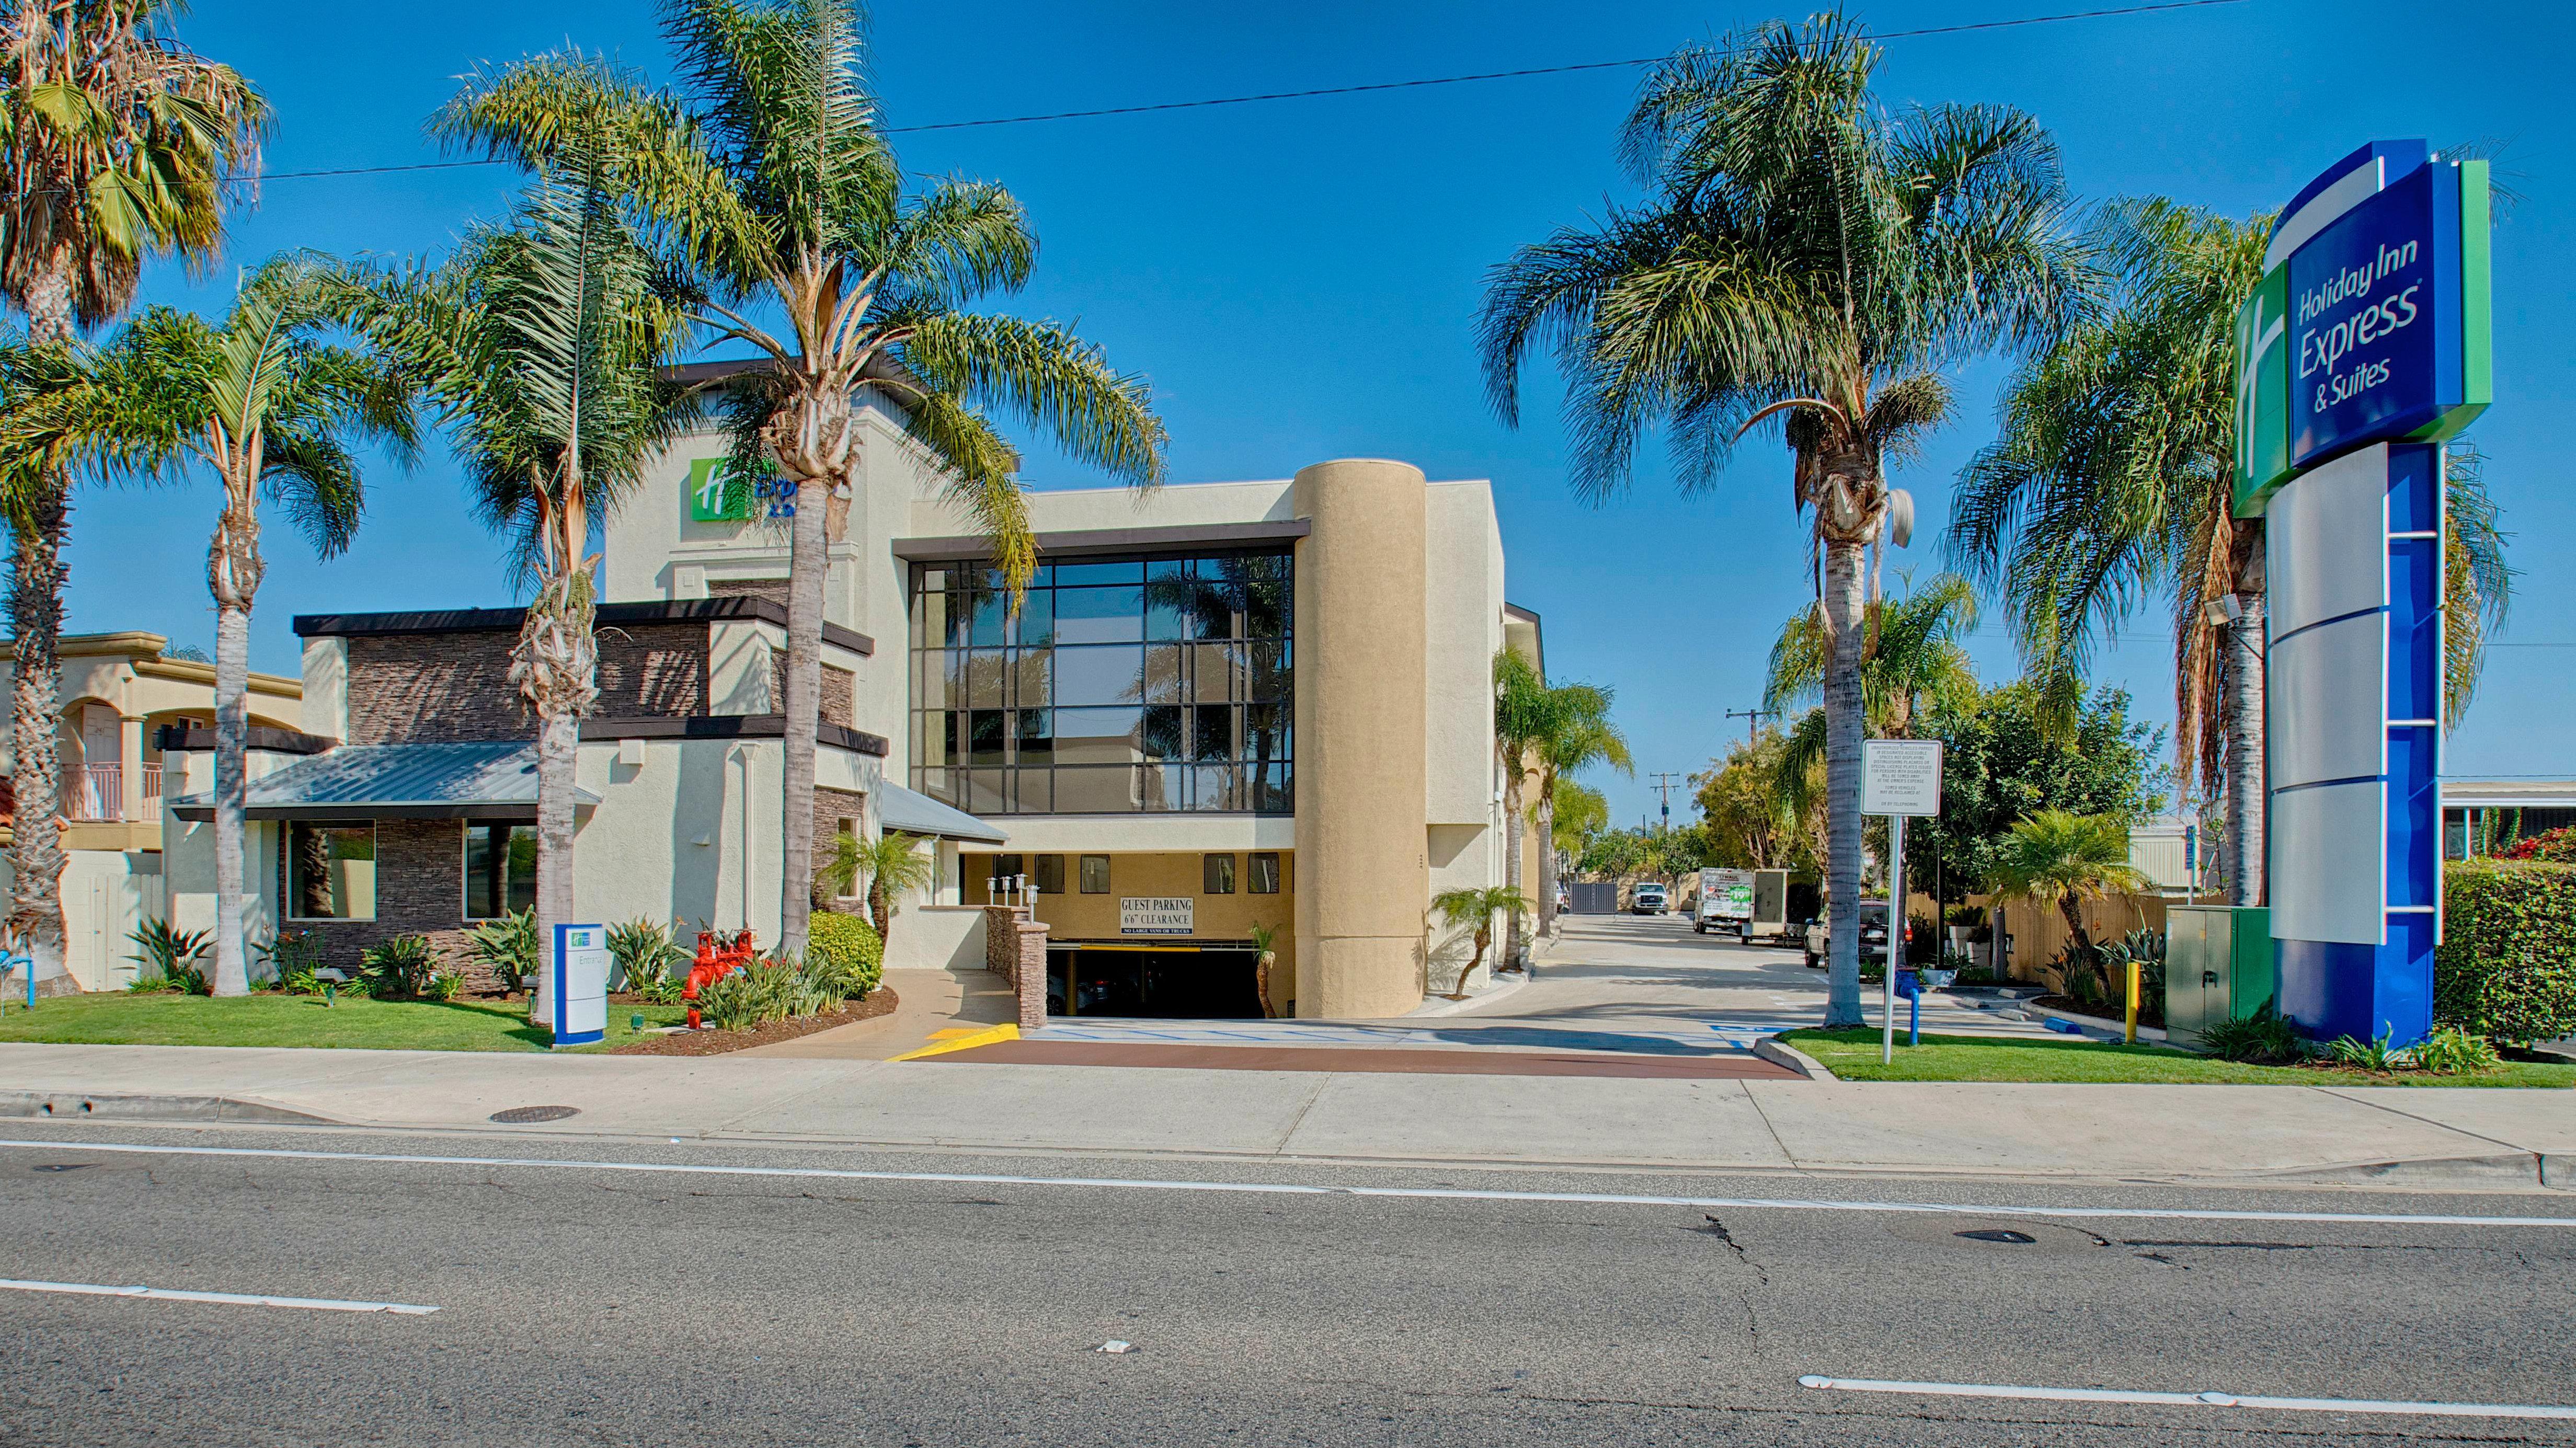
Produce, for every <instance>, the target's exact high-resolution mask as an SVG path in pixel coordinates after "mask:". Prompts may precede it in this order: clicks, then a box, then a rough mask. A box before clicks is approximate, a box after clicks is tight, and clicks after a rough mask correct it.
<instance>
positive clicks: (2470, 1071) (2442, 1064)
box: [2406, 1026, 2504, 1076]
mask: <svg viewBox="0 0 2576 1448" xmlns="http://www.w3.org/2000/svg"><path fill="white" fill-rule="evenodd" d="M2406 1055H2407V1057H2408V1058H2409V1059H2411V1060H2412V1061H2414V1063H2415V1067H2416V1069H2417V1070H2419V1071H2430V1072H2432V1073H2433V1074H2434V1075H2436V1076H2474V1075H2476V1074H2478V1073H2479V1072H2481V1071H2492V1070H2494V1069H2495V1068H2497V1067H2498V1066H2501V1065H2503V1064H2504V1058H2503V1057H2502V1056H2499V1055H2497V1054H2496V1048H2495V1047H2494V1046H2493V1045H2491V1044H2489V1043H2488V1041H2487V1038H2486V1037H2484V1036H2472V1035H2470V1034H2469V1033H2468V1032H2466V1031H2464V1030H2461V1029H2460V1028H2459V1027H2457V1026H2435V1027H2434V1028H2433V1034H2431V1035H2429V1036H2426V1037H2425V1038H2424V1039H2423V1040H2421V1041H2419V1042H2417V1043H2416V1045H2415V1049H2413V1050H2411V1051H2408V1052H2407V1053H2406Z"/></svg>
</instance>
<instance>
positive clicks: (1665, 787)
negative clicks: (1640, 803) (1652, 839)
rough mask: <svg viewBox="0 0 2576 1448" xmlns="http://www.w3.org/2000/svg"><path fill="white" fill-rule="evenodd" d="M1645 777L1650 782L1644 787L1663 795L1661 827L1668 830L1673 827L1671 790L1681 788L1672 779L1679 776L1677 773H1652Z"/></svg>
mask: <svg viewBox="0 0 2576 1448" xmlns="http://www.w3.org/2000/svg"><path fill="white" fill-rule="evenodd" d="M1647 778H1648V780H1649V781H1650V783H1648V784H1647V786H1646V787H1647V788H1648V789H1652V790H1656V791H1658V792H1660V793H1661V794H1662V795H1663V797H1664V826H1663V827H1664V828H1665V829H1667V830H1669V829H1671V828H1672V827H1673V791H1674V790H1676V789H1679V788H1681V786H1680V785H1678V784H1675V783H1674V782H1673V781H1675V780H1677V779H1680V778H1681V776H1680V775H1678V774H1654V775H1649V776H1647Z"/></svg>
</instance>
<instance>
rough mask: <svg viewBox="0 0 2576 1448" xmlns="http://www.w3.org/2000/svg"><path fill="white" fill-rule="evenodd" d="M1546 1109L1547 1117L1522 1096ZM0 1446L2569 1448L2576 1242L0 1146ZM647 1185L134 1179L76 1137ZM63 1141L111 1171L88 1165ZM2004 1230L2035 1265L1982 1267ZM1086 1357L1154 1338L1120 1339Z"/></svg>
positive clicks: (458, 1150)
mask: <svg viewBox="0 0 2576 1448" xmlns="http://www.w3.org/2000/svg"><path fill="white" fill-rule="evenodd" d="M1527 1089H1542V1090H1543V1089H1545V1088H1544V1086H1543V1085H1540V1086H1535V1087H1530V1088H1527ZM0 1135H7V1136H10V1137H14V1138H17V1139H19V1140H35V1139H41V1140H43V1141H45V1142H46V1144H45V1145H41V1146H33V1147H29V1146H7V1147H0V1219H4V1220H5V1221H6V1222H7V1223H9V1224H10V1225H9V1229H8V1231H7V1234H6V1237H5V1242H6V1246H5V1248H0V1277H7V1278H12V1279H20V1280H36V1281H46V1282H68V1283H100V1284H128V1283H140V1284H148V1285H149V1286H151V1287H153V1288H156V1289H185V1290H198V1291H218V1292H239V1293H253V1294H286V1295H292V1296H297V1297H310V1298H340V1299H362V1300H367V1301H381V1302H393V1303H403V1304H411V1305H417V1306H434V1307H436V1308H437V1309H438V1310H437V1311H436V1312H434V1313H429V1314H425V1315H395V1314H388V1313H365V1314H360V1313H350V1312H338V1311H315V1310H303V1309H292V1308H278V1307H266V1306H253V1305H235V1304H229V1303H206V1302H192V1301H170V1300H153V1299H136V1298H115V1297H98V1296H74V1295H62V1294H51V1293H37V1292H30V1291H24V1290H15V1289H0V1444H11V1445H15V1444H40V1443H41V1444H79V1445H115V1444H139V1443H153V1444H188V1445H213V1444H254V1443H256V1444H271V1443H276V1444H320V1443H328V1444H346V1443H403V1444H431V1443H468V1444H485V1443H488V1444H512V1445H523V1444H557V1443H562V1444H626V1443H634V1444H672V1443H687V1444H734V1443H756V1444H773V1443H775V1444H789V1443H793V1444H804V1443H851V1444H884V1445H889V1448H894V1445H913V1444H918V1445H925V1448H946V1445H952V1444H986V1443H1009V1444H1047V1445H1058V1444H1064V1445H1074V1444H1101V1445H1118V1448H1136V1445H1167V1444H1168V1445H1191V1448H1198V1445H1207V1444H1225V1443H1243V1444H1253V1445H1264V1448H1267V1445H1285V1444H1331V1445H1343V1444H1354V1445H1376V1444H1388V1445H1393V1444H1404V1445H1407V1448H1436V1445H1451V1444H1455V1445H1475V1448H1494V1445H1500V1444H1548V1445H1551V1448H1556V1445H1587V1444H1604V1445H1607V1444H1617V1445H1621V1448H1642V1445H1657V1444H1685V1443H1687V1444H1693V1445H1704V1444H1734V1443H1742V1444H1765V1445H1774V1444H1776V1445H1804V1444H1835V1445H1845V1444H1942V1445H1953V1444H1955V1445H1963V1448H1964V1445H1979V1448H1986V1445H2003V1444H2034V1445H2037V1444H2050V1445H2059V1444H2094V1443H2121V1444H2142V1443H2156V1444H2201V1443H2211V1444H2216V1443H2227V1444H2245V1443H2267V1442H2272V1441H2276V1440H2277V1441H2280V1442H2292V1441H2296V1442H2299V1443H2303V1444H2317V1443H2336V1444H2341V1443H2363V1442H2378V1441H2390V1442H2396V1441H2405V1442H2428V1443H2442V1442H2476V1443H2497V1442H2540V1443H2576V1422H2567V1421H2530V1420H2523V1421H2516V1420H2508V1419H2498V1418H2492V1417H2468V1418H2442V1417H2422V1416H2360V1415H2351V1414H2346V1413H2341V1412H2332V1413H2320V1412H2289V1411H2274V1410H2263V1409H2255V1408H2245V1407H2169V1406H2142V1405H2129V1404H2092V1403H2068V1402H2055V1401H2019V1400H1992V1399H1978V1398H1965V1397H1941V1396H1922V1395H1911V1394H1908V1395H1882V1394H1869V1393H1852V1392H1841V1391H1833V1390H1819V1389H1814V1388H1806V1387H1801V1386H1800V1385H1799V1382H1798V1380H1799V1378H1800V1376H1801V1375H1804V1374H1824V1375H1828V1376H1834V1377H1842V1378H1885V1379H1904V1380H1932V1381H1940V1382H1947V1383H1957V1384H2038V1385H2048V1386H2056V1387H2110V1388H2120V1389H2143V1390H2157V1391H2182V1392H2198V1391H2202V1390H2213V1389H2215V1390H2224V1391H2227V1392H2230V1393H2235V1394H2277V1395H2285V1396H2310V1397H2332V1398H2355V1399H2407V1400H2419V1399H2420V1400H2444V1401H2474V1402H2481V1403H2513V1404H2555V1403H2569V1402H2576V1372H2571V1371H2570V1367H2571V1350H2570V1348H2569V1346H2568V1338H2567V1335H2566V1325H2567V1323H2568V1322H2569V1320H2570V1317H2571V1314H2576V1226H2569V1225H2556V1226H2545V1225H2533V1226H2523V1225H2504V1226H2460V1225H2422V1224H2384V1223H2381V1224H2373V1223H2362V1222H2353V1221H2317V1220H2288V1221H2214V1220H2190V1219H2172V1218H2165V1219H2152V1218H2150V1219H2141V1218H2135V1217H2130V1218H2122V1217H2117V1216H2112V1215H2101V1216H2085V1217H2075V1218H2055V1219H2039V1218H2032V1217H2016V1216H2010V1215H2005V1214H2002V1213H1999V1212H1996V1211H1992V1210H1986V1209H1977V1208H1972V1209H1970V1210H1965V1211H1960V1212H1955V1213H1952V1212H1942V1213H1926V1212H1905V1211H1895V1210H1885V1209H1879V1208H1869V1209H1864V1210H1853V1211H1845V1210H1824V1209H1820V1208H1818V1207H1816V1206H1814V1205H1812V1204H1811V1205H1808V1206H1803V1207H1802V1206H1798V1205H1795V1204H1793V1203H1784V1204H1782V1205H1761V1206H1753V1205H1725V1206H1722V1207H1705V1206H1699V1205H1677V1204H1669V1203H1640V1202H1633V1201H1626V1202H1622V1201H1603V1202H1577V1201H1536V1200H1527V1199H1512V1198H1507V1197H1506V1198H1499V1199H1497V1198H1493V1197H1456V1198H1442V1197H1423V1196H1397V1197H1387V1196H1354V1195H1349V1194H1346V1193H1307V1194H1298V1193H1290V1192H1281V1191H1250V1192H1247V1191H1210V1190H1195V1189H1192V1190H1150V1189H1142V1188H1137V1187H1129V1186H1116V1185H1074V1184H1064V1185H1055V1184H1032V1183H1027V1182H1016V1183H992V1182H984V1183H974V1182H932V1181H918V1180H906V1181H889V1180H862V1179H852V1178H848V1177H837V1178H836V1177H829V1176H822V1175H778V1174H750V1173H745V1172H741V1171H738V1170H718V1171H705V1172H698V1173H680V1172H675V1171H671V1170H668V1169H667V1167H668V1166H669V1165H671V1164H687V1165H695V1166H701V1167H716V1168H728V1169H730V1168H738V1167H742V1166H754V1167H761V1168H770V1169H777V1168H790V1169H811V1168H826V1169H831V1170H837V1171H844V1172H846V1171H852V1170H874V1171H928V1172H950V1173H956V1172H998V1173H1008V1174H1024V1175H1034V1176H1043V1177H1048V1178H1062V1177H1068V1176H1093V1177H1104V1178H1118V1179H1140V1178H1141V1179H1163V1180H1189V1181H1194V1182H1239V1183H1250V1184H1270V1185H1276V1186H1298V1185H1307V1186H1317V1185H1320V1186H1342V1187H1350V1186H1395V1187H1402V1188H1406V1189H1409V1190H1416V1191H1418V1190H1421V1189H1425V1188H1433V1189H1437V1188H1443V1187H1446V1188H1454V1189H1460V1190H1469V1191H1483V1192H1510V1191H1573V1192H1588V1193H1609V1194H1618V1195H1625V1196H1638V1195H1655V1194H1687V1195H1694V1196H1701V1197H1708V1196H1728V1197H1758V1198H1764V1199H1766V1200H1767V1199H1793V1198H1809V1199H1831V1200H1837V1201H1842V1202H1846V1203H1848V1202H1853V1201H1878V1202H1898V1201H1904V1202H1953V1203H1956V1202H1969V1203H1976V1204H1979V1208H1990V1207H1992V1206H1994V1205H1996V1204H2024V1205H2059V1206H2076V1207H2080V1208H2082V1209H2084V1210H2086V1211H2088V1212H2091V1211H2098V1210H2102V1209H2106V1208H2110V1209H2121V1208H2126V1209H2138V1208H2172V1207H2186V1208H2213V1207H2214V1208H2219V1209H2223V1210H2231V1211H2241V1210H2247V1209H2270V1210H2285V1211H2293V1212H2327V1213H2355V1212H2366V1213H2388V1212H2434V1213H2472V1214H2498V1215H2507V1216H2555V1217H2558V1218H2562V1219H2566V1218H2576V1199H2569V1198H2565V1197H2558V1196H2554V1195H2552V1196H2532V1195H2521V1196H2503V1195H2499V1196H2479V1197H2454V1198H2440V1199H2434V1198H2424V1197H2413V1196H2406V1197H2400V1196H2393V1195H2389V1194H2383V1193H2363V1192H2351V1191H2345V1192H2333V1191H2315V1190H2311V1191H2304V1192H2299V1193H2295V1194H2293V1193H2262V1194H2254V1193H2247V1192H2235V1191H2196V1192H2185V1191H2177V1190H2174V1189H2171V1188H2162V1187H2152V1186H2138V1187H2134V1188H2130V1187H2089V1188H2080V1187H2067V1186H2050V1185H2042V1184H2017V1183H2012V1182H1993V1181H1983V1182H1976V1183H1960V1182H1903V1181H1891V1180H1889V1179H1885V1178H1875V1179H1870V1180H1867V1181H1840V1182H1837V1181H1832V1180H1821V1179H1816V1178H1794V1177H1752V1176H1732V1177H1727V1176H1699V1177H1689V1178H1684V1177H1674V1176H1669V1175H1640V1174H1622V1173H1591V1174H1579V1175H1570V1174H1555V1175H1544V1176H1542V1175H1534V1174H1511V1173H1494V1172H1452V1171H1440V1172H1424V1171H1398V1170H1385V1169H1362V1168H1356V1167H1354V1168H1350V1169H1339V1168H1316V1167H1306V1168H1290V1167H1286V1166H1279V1165H1274V1164H1269V1163H1259V1164H1255V1163H1244V1162H1212V1161H1180V1160H1169V1159H1165V1160H1139V1159H1106V1158H1074V1157H1048V1158H1022V1159H1016V1160H1007V1161H1005V1160H994V1159H988V1158H966V1157H960V1156H940V1155H917V1156H910V1157H894V1156H889V1155H886V1154H883V1153H861V1152H850V1151H815V1150H805V1149H798V1150H793V1151H790V1150H765V1149H759V1148H735V1149H711V1148H702V1147H680V1146H669V1147H664V1146H660V1145H655V1146H652V1147H650V1148H646V1147H640V1146H638V1145H636V1144H634V1143H631V1142H625V1143H620V1142H611V1141H605V1140H591V1141H585V1140H579V1139H572V1140H566V1139H561V1138H557V1139H550V1140H545V1141H537V1140H530V1139H526V1138H518V1137H507V1136H499V1135H490V1136H480V1135H478V1136H459V1135H450V1136H428V1137H421V1136H415V1137H392V1136H379V1135H360V1134H356V1133H351V1132H346V1131H308V1132H287V1131H262V1132H254V1131H246V1130H214V1129H208V1130H181V1129H152V1128H140V1127H127V1128H121V1129H119V1128H107V1127H104V1126H99V1125H93V1126H91V1127H89V1128H87V1129H83V1128H78V1127H68V1126H67V1127H62V1128H56V1127H50V1126H43V1125H38V1124H34V1123H9V1124H8V1126H7V1128H6V1130H5V1131H0ZM117 1142H123V1143H140V1144H146V1145H150V1146H154V1147H160V1148H166V1147H177V1146H188V1147H200V1148H202V1147H225V1148H262V1149H283V1150H289V1151H296V1152H307V1153H331V1154H345V1153H358V1152H376V1153H385V1154H393V1155H407V1156H467V1155H470V1156H480V1157H521V1158H540V1157H542V1158H555V1159H579V1160H587V1161H602V1162H635V1163H640V1164H644V1165H646V1166H649V1167H651V1168H652V1169H650V1170H642V1171H605V1170H586V1169H566V1168H562V1167H551V1166H539V1165H491V1164H454V1163H436V1162H428V1161H417V1160H412V1161H404V1160H379V1161H366V1160H354V1159H350V1158H349V1157H348V1156H346V1155H332V1156H329V1157H326V1158H313V1157H266V1156H209V1155H183V1154H174V1153H171V1152H168V1151H163V1150H156V1151H152V1152H146V1153H116V1152H110V1151H105V1150H101V1149H98V1145H97V1144H101V1143H117ZM82 1143H89V1144H90V1145H83V1144H82ZM1987 1229H2003V1230H2011V1231H2018V1232H2021V1233H2022V1234H2024V1235H2026V1236H2028V1237H2030V1238H2032V1239H2033V1240H2031V1241H2029V1242H2026V1243H2008V1242H1988V1241H1977V1240H1971V1239H1966V1238H1962V1237H1960V1236H1958V1235H1956V1234H1957V1233H1959V1232H1963V1231H1976V1230H1987ZM1112 1339H1116V1340H1123V1341H1126V1342H1130V1343H1132V1344H1134V1346H1135V1351H1133V1352H1132V1353H1127V1354H1118V1355H1113V1354H1108V1353H1103V1352H1099V1351H1096V1350H1095V1349H1097V1348H1098V1347H1100V1345H1101V1344H1103V1343H1104V1342H1107V1341H1110V1340H1112Z"/></svg>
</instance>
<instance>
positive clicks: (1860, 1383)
mask: <svg viewBox="0 0 2576 1448" xmlns="http://www.w3.org/2000/svg"><path fill="white" fill-rule="evenodd" d="M1798 1386H1800V1387H1802V1388H1837V1389H1840V1390H1842V1391H1844V1392H1851V1393H1920V1394H1924V1395H1926V1396H1930V1397H1941V1398H2021V1399H2032V1400H2037V1401H2042V1402H2051V1403H2146V1404H2151V1405H2154V1406H2157V1407H2171V1408H2274V1409H2286V1410H2288V1411H2290V1412H2294V1413H2384V1414H2412V1415H2416V1416H2431V1417H2441V1418H2558V1419H2569V1420H2576V1405H2564V1404H2557V1403H2411V1402H2402V1401H2389V1400H2385V1399H2379V1398H2271V1397H2264V1396H2261V1395H2259V1394H2253V1393H2143V1392H2125V1391H2121V1390H2119V1389H2114V1388H2037V1387H2022V1386H2018V1385H2016V1384H2011V1383H1903V1382H1891V1381H1887V1380H1884V1379H1879V1378H1829V1377H1824V1376H1822V1375H1820V1374H1816V1373H1809V1374H1807V1375H1806V1376H1805V1377H1802V1378H1800V1379H1798Z"/></svg>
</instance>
